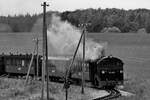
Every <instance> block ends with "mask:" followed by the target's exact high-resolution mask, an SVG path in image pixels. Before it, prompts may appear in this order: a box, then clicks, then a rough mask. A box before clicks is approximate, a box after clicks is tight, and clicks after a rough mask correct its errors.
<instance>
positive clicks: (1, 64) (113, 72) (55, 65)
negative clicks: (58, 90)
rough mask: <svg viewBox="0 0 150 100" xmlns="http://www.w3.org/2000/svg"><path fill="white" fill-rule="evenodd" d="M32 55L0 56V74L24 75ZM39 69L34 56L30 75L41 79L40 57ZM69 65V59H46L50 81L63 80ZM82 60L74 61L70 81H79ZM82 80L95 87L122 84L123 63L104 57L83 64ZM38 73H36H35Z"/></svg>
mask: <svg viewBox="0 0 150 100" xmlns="http://www.w3.org/2000/svg"><path fill="white" fill-rule="evenodd" d="M31 57H32V55H1V56H0V74H4V73H6V74H16V75H26V74H27V71H28V68H29V64H30V61H31ZM38 61H39V64H38V65H39V67H38V70H37V66H36V64H37V62H36V56H34V59H33V63H32V66H31V70H30V75H31V76H33V75H37V73H38V75H39V77H41V75H42V74H41V72H42V71H41V70H42V57H41V56H40V57H39V60H38ZM70 63H71V59H70V58H64V57H50V58H49V59H48V71H49V77H50V79H51V80H63V79H64V76H65V73H66V70H67V69H68V67H69V64H70ZM82 66H83V62H82V60H75V62H74V64H73V66H72V67H71V76H70V78H71V79H74V80H78V81H81V77H82ZM84 70H85V73H84V78H85V81H86V82H91V83H92V85H94V86H97V87H103V86H116V85H121V84H123V62H122V61H121V60H120V59H118V58H116V57H111V56H108V57H107V56H105V57H102V58H99V59H97V60H94V61H86V62H85V63H84ZM37 71H38V72H37Z"/></svg>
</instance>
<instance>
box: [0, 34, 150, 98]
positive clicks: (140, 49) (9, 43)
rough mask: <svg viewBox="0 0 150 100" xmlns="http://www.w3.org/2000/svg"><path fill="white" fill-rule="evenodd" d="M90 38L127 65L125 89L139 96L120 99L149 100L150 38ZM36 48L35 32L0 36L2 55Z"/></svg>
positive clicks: (97, 35)
mask: <svg viewBox="0 0 150 100" xmlns="http://www.w3.org/2000/svg"><path fill="white" fill-rule="evenodd" d="M18 34H19V35H18ZM29 34H30V35H29ZM87 37H90V38H92V39H93V40H94V41H96V42H99V43H103V42H107V47H106V55H113V56H116V57H119V58H120V59H122V60H123V62H124V77H125V82H124V89H123V90H125V91H128V92H131V93H133V94H135V96H132V97H121V98H118V100H149V98H150V35H148V34H132V33H120V34H115V33H109V34H102V33H88V34H87ZM14 46H15V48H14ZM33 47H34V42H33V35H32V33H7V34H6V33H0V53H2V52H15V53H16V51H18V52H20V51H21V52H23V53H26V52H28V51H29V52H31V51H33Z"/></svg>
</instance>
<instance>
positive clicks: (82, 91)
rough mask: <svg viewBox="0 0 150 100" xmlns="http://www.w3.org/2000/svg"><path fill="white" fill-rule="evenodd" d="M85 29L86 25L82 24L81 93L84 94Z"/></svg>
mask: <svg viewBox="0 0 150 100" xmlns="http://www.w3.org/2000/svg"><path fill="white" fill-rule="evenodd" d="M85 31H86V27H85V25H84V26H83V64H82V90H81V93H82V94H84V67H85V66H84V65H85Z"/></svg>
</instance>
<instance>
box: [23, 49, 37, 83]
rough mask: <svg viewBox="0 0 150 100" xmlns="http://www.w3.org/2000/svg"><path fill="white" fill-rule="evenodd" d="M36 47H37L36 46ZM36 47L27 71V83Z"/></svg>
mask: <svg viewBox="0 0 150 100" xmlns="http://www.w3.org/2000/svg"><path fill="white" fill-rule="evenodd" d="M35 48H36V46H35ZM35 48H34V50H33V53H32V57H31V61H30V64H29V67H28V72H27V76H26V81H25V85H27V83H28V79H29V74H30V70H31V67H32V63H33V60H34V54H35Z"/></svg>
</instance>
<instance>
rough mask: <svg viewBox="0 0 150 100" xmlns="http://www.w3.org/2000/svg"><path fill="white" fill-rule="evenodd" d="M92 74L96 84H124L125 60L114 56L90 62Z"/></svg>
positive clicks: (93, 82)
mask: <svg viewBox="0 0 150 100" xmlns="http://www.w3.org/2000/svg"><path fill="white" fill-rule="evenodd" d="M90 74H91V75H90V76H91V80H92V84H93V85H94V86H98V87H102V86H116V85H122V84H123V80H124V79H123V62H122V61H121V60H120V59H118V58H116V57H112V56H108V57H103V58H101V59H98V60H96V61H94V62H90Z"/></svg>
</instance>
